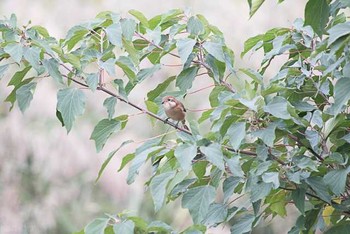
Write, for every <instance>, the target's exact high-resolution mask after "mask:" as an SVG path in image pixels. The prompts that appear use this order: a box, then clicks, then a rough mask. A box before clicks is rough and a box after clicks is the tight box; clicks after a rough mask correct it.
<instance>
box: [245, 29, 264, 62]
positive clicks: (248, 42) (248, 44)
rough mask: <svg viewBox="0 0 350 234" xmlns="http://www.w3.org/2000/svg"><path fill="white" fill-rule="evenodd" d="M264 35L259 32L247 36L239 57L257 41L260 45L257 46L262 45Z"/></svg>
mask: <svg viewBox="0 0 350 234" xmlns="http://www.w3.org/2000/svg"><path fill="white" fill-rule="evenodd" d="M263 38H264V35H263V34H260V35H257V36H254V37H251V38H249V39H248V40H246V41H245V42H244V50H243V52H242V53H241V58H242V57H243V56H244V55H245V54H246V53H247V52H248V51H250V50H251V49H253V48H254V47H255V46H257V45H258V43H259V42H261V45H258V46H262V41H263Z"/></svg>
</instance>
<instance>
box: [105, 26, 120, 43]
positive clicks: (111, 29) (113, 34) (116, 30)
mask: <svg viewBox="0 0 350 234" xmlns="http://www.w3.org/2000/svg"><path fill="white" fill-rule="evenodd" d="M105 30H106V33H107V38H108V40H109V41H110V42H111V43H112V44H113V45H115V46H118V47H122V26H121V25H120V23H119V22H118V23H114V24H111V25H109V26H108V27H107V28H106V29H105Z"/></svg>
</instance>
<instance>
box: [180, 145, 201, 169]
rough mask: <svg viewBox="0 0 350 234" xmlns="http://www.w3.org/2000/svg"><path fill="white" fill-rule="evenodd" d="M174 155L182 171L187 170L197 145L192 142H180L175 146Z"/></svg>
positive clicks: (190, 166)
mask: <svg viewBox="0 0 350 234" xmlns="http://www.w3.org/2000/svg"><path fill="white" fill-rule="evenodd" d="M174 155H175V157H176V159H177V161H179V163H180V166H181V168H182V169H183V170H184V171H189V170H191V168H192V159H194V157H196V155H197V146H196V145H193V144H188V143H185V144H182V145H179V146H178V147H176V149H175V151H174Z"/></svg>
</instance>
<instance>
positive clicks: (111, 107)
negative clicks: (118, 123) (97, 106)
mask: <svg viewBox="0 0 350 234" xmlns="http://www.w3.org/2000/svg"><path fill="white" fill-rule="evenodd" d="M116 104H117V98H115V97H108V98H106V99H105V100H104V102H103V106H104V107H106V109H107V113H108V119H112V118H113V115H114V112H115V105H116Z"/></svg>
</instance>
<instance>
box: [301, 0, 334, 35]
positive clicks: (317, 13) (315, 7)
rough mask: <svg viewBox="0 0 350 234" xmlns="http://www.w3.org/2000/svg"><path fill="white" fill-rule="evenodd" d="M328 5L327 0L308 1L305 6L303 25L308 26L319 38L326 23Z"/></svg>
mask: <svg viewBox="0 0 350 234" xmlns="http://www.w3.org/2000/svg"><path fill="white" fill-rule="evenodd" d="M328 17H329V3H328V2H327V0H309V1H308V2H307V3H306V6H305V24H306V25H310V26H311V27H312V28H313V30H314V31H315V32H316V33H317V35H318V36H319V37H321V36H322V34H323V32H324V29H325V27H326V26H327V23H328Z"/></svg>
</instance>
